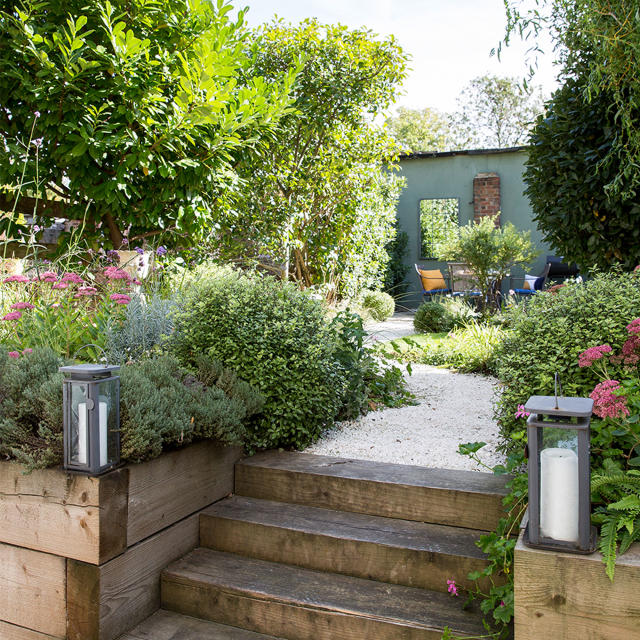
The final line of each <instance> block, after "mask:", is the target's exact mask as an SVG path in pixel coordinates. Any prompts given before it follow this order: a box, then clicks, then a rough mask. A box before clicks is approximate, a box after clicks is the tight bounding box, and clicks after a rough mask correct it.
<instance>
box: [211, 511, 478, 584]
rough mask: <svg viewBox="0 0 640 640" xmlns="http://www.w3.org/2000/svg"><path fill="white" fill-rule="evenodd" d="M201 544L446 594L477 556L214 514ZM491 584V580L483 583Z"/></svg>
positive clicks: (464, 581) (464, 580)
mask: <svg viewBox="0 0 640 640" xmlns="http://www.w3.org/2000/svg"><path fill="white" fill-rule="evenodd" d="M200 544H201V546H203V547H209V548H211V549H215V550H217V551H227V552H229V553H235V554H238V555H243V556H247V557H251V558H258V559H260V560H270V561H272V562H281V563H285V564H291V565H296V566H299V567H305V568H308V569H316V570H319V571H329V572H334V573H342V574H345V575H351V576H356V577H359V578H368V579H372V580H379V581H381V582H389V583H391V584H402V585H406V586H409V587H419V588H423V589H431V590H433V591H440V592H446V591H447V580H450V579H455V581H456V583H457V584H459V585H461V586H463V587H465V588H468V587H471V586H473V584H472V582H471V581H469V580H468V579H467V575H468V574H469V572H470V571H482V569H484V567H485V566H486V562H484V561H482V560H481V559H478V558H472V557H464V556H457V555H451V554H446V553H438V552H433V551H423V550H416V549H405V548H402V547H391V546H387V545H382V544H376V543H373V542H367V541H362V540H350V539H345V538H338V537H331V536H327V535H322V534H312V533H309V532H306V531H295V530H291V529H284V528H280V527H273V526H265V525H261V524H257V523H254V522H244V521H239V520H232V519H229V518H219V517H215V516H212V515H201V517H200ZM482 586H483V587H484V588H488V587H489V584H484V583H483V584H482Z"/></svg>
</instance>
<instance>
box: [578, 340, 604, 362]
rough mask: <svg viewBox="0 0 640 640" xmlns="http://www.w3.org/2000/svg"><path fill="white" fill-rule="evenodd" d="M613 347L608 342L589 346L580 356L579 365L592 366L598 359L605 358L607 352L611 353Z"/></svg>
mask: <svg viewBox="0 0 640 640" xmlns="http://www.w3.org/2000/svg"><path fill="white" fill-rule="evenodd" d="M611 351H612V349H611V347H610V346H609V345H608V344H601V345H598V346H597V347H589V348H588V349H587V350H586V351H583V352H582V353H581V354H580V355H579V356H578V366H579V367H590V366H591V365H592V364H593V363H594V362H596V360H600V358H604V355H605V353H611Z"/></svg>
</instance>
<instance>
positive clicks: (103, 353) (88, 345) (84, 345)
mask: <svg viewBox="0 0 640 640" xmlns="http://www.w3.org/2000/svg"><path fill="white" fill-rule="evenodd" d="M87 347H95V348H96V349H100V351H102V355H103V357H104V361H105V364H104V366H105V367H106V366H107V352H106V351H105V350H104V349H103V348H102V347H101V346H100V345H99V344H93V343H91V342H90V343H89V344H83V345H82V346H81V347H80V348H79V349H78V350H76V352H75V353H74V354H73V356H72V358H71V359H72V360H75V359H76V356H77V355H78V353H80V351H82V350H83V349H86V348H87Z"/></svg>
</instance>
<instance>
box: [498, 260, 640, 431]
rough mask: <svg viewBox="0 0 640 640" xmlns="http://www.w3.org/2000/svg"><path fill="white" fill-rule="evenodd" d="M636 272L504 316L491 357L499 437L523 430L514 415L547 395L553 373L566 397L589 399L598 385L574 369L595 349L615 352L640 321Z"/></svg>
mask: <svg viewBox="0 0 640 640" xmlns="http://www.w3.org/2000/svg"><path fill="white" fill-rule="evenodd" d="M639 276H640V272H636V273H631V274H625V273H619V272H612V273H608V274H598V275H596V276H595V277H594V278H593V279H591V280H589V281H587V282H586V283H583V284H573V283H572V284H567V285H566V286H563V287H561V288H559V289H558V290H557V291H551V292H545V293H541V294H539V295H536V296H532V299H531V300H529V301H527V304H526V305H519V306H518V307H516V308H514V309H513V310H512V311H510V312H509V313H508V322H507V326H509V327H510V330H509V331H507V332H505V335H504V338H503V340H502V343H501V344H500V345H499V346H498V348H497V350H496V352H495V354H494V362H495V371H496V374H497V376H498V378H499V379H500V381H501V382H502V383H503V385H504V390H503V392H502V395H501V397H500V399H499V400H498V403H497V406H496V416H497V418H498V422H499V425H500V432H501V435H502V436H503V437H504V438H505V440H506V439H507V438H508V436H509V434H510V433H512V432H513V431H518V430H521V429H522V428H523V427H524V423H523V421H522V420H521V419H520V420H518V419H516V418H515V417H514V414H515V412H516V409H517V406H518V405H519V404H524V403H525V402H526V401H527V399H528V398H529V396H531V395H551V394H552V393H553V379H554V374H555V373H556V372H557V373H558V374H559V375H560V382H561V384H562V390H563V393H564V395H569V396H588V395H589V393H591V391H592V390H593V387H594V386H595V384H596V383H597V382H598V381H599V380H598V377H597V374H596V372H595V371H594V370H593V368H589V367H586V368H582V369H581V368H580V367H578V355H579V354H580V353H581V352H582V351H584V350H585V349H587V348H588V347H593V346H596V345H599V344H605V343H606V344H609V345H611V347H612V348H613V350H614V351H619V349H620V348H621V346H622V344H623V343H624V342H625V340H626V339H627V337H628V335H627V331H626V329H625V327H626V325H627V324H629V322H630V321H631V320H633V319H634V318H637V317H640V277H639Z"/></svg>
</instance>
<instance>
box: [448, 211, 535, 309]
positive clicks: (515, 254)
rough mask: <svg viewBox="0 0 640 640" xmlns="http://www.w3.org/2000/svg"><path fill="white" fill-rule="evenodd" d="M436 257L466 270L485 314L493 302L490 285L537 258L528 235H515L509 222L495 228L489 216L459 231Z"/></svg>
mask: <svg viewBox="0 0 640 640" xmlns="http://www.w3.org/2000/svg"><path fill="white" fill-rule="evenodd" d="M437 253H438V258H439V259H440V260H456V261H459V262H464V263H466V264H467V265H468V266H469V269H470V270H471V272H472V273H473V276H472V278H471V280H472V281H473V283H474V284H475V285H476V286H477V287H478V290H479V291H480V294H481V296H480V299H481V305H482V306H483V309H484V310H485V311H487V310H488V309H489V308H490V303H492V302H494V301H493V300H492V297H493V296H492V289H493V283H494V282H496V281H500V280H502V279H503V278H505V277H506V276H507V275H508V274H509V273H510V272H511V269H512V268H513V267H515V266H522V267H524V266H526V265H528V264H529V263H530V262H531V261H532V260H535V258H536V257H537V255H538V252H537V251H536V250H535V249H534V247H533V243H532V242H531V232H530V231H518V230H517V229H516V228H515V227H514V226H513V225H512V224H511V223H510V222H507V223H506V224H504V225H503V226H501V227H496V225H495V222H494V219H493V217H492V216H484V217H483V218H482V220H480V222H470V223H469V224H468V225H466V226H463V227H460V229H459V231H458V233H457V234H455V235H454V236H450V237H449V238H447V239H446V240H445V241H443V242H442V243H441V244H440V245H439V246H438V247H437Z"/></svg>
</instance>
